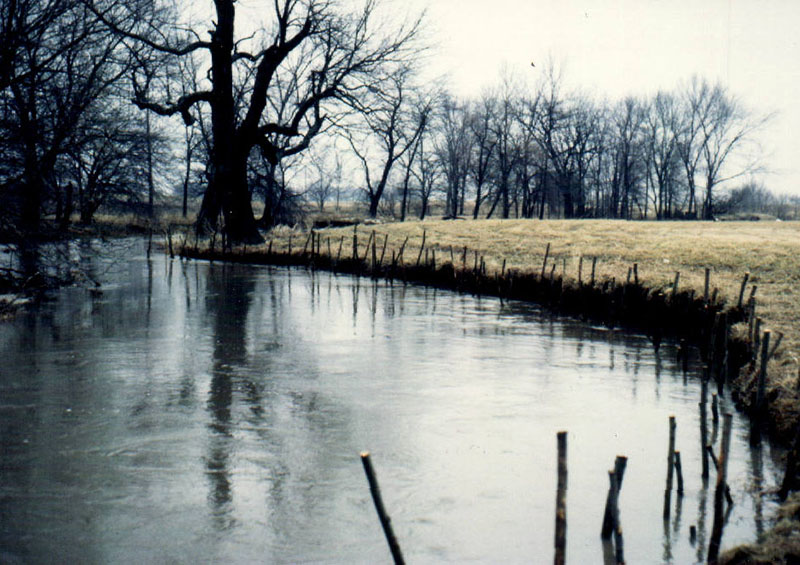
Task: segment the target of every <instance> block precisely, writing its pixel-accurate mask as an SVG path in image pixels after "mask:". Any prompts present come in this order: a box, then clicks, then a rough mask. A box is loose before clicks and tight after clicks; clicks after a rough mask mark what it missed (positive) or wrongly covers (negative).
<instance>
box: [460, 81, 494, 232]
mask: <svg viewBox="0 0 800 565" xmlns="http://www.w3.org/2000/svg"><path fill="white" fill-rule="evenodd" d="M494 110H495V98H494V96H493V95H491V94H490V93H484V94H483V95H482V96H481V98H480V99H479V100H478V101H477V102H476V103H475V104H474V105H473V107H472V111H471V112H470V116H469V133H470V142H471V145H472V156H471V158H470V159H469V161H468V166H467V170H468V171H467V172H468V174H469V176H470V178H471V179H472V183H473V185H474V186H475V205H474V207H473V209H472V217H473V219H477V218H478V215H479V214H480V207H481V204H482V203H483V200H484V199H485V198H486V195H485V194H484V192H483V188H484V186H485V185H486V183H487V182H488V179H489V174H490V166H491V163H492V160H493V158H494V150H495V147H496V145H497V140H496V139H495V138H494V136H493V135H492V131H491V128H490V126H491V123H492V119H493V115H494Z"/></svg>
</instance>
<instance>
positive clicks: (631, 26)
mask: <svg viewBox="0 0 800 565" xmlns="http://www.w3.org/2000/svg"><path fill="white" fill-rule="evenodd" d="M391 1H392V2H393V3H395V4H396V9H397V10H398V12H405V11H406V10H409V9H410V10H418V9H422V8H426V7H427V12H428V25H429V34H430V36H431V38H432V39H433V41H434V42H435V43H436V45H437V49H436V51H435V52H434V53H432V55H431V58H430V60H429V62H428V64H427V70H428V72H430V73H432V74H441V73H446V74H447V75H449V84H450V86H451V89H452V90H453V91H454V93H455V94H457V95H461V96H476V95H478V94H480V92H481V90H482V89H483V88H486V87H488V86H491V85H492V84H495V83H497V81H498V80H499V76H500V72H501V69H503V68H505V69H506V70H507V71H508V72H510V73H512V74H513V75H516V76H519V77H520V78H521V79H523V80H524V79H525V77H526V76H527V77H528V80H532V81H533V80H535V79H536V73H537V72H540V71H541V70H542V69H543V68H544V67H545V65H546V64H547V62H548V61H552V62H554V63H555V64H556V65H558V66H559V67H560V68H562V70H563V79H564V81H565V84H566V85H567V86H568V87H569V88H571V89H579V90H581V91H583V92H587V93H591V94H592V95H594V96H597V97H598V98H603V97H608V98H610V99H618V98H621V97H624V96H627V95H633V96H640V95H649V94H653V93H655V92H656V91H657V90H658V89H666V90H674V89H676V88H677V87H678V86H679V85H680V84H681V83H684V82H686V81H688V80H689V78H690V77H691V76H692V75H698V76H703V77H706V78H707V79H709V80H710V81H717V80H718V81H719V82H720V83H721V84H723V85H724V86H727V87H728V88H729V89H730V92H731V93H732V94H733V95H734V96H736V97H738V98H739V99H740V100H741V101H742V102H743V103H744V105H745V106H746V107H747V108H749V109H750V110H751V111H753V112H755V113H758V114H767V113H775V114H776V115H775V117H774V118H773V119H772V121H771V122H770V123H769V124H768V125H767V126H766V127H765V128H764V130H763V131H762V133H761V134H760V136H759V139H760V141H761V144H762V146H763V150H764V153H765V158H764V164H765V166H766V167H767V168H768V169H769V173H768V174H766V175H764V176H763V177H762V180H763V181H764V183H765V184H766V186H767V187H768V188H770V189H772V190H773V191H775V192H777V193H791V194H800V34H798V32H797V25H798V22H799V21H800V2H798V1H797V0H773V1H769V2H763V1H759V0H702V1H696V0H673V1H669V2H666V1H657V0H491V1H487V0H402V1H401V0H391ZM531 62H533V63H534V64H536V67H531Z"/></svg>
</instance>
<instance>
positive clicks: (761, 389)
mask: <svg viewBox="0 0 800 565" xmlns="http://www.w3.org/2000/svg"><path fill="white" fill-rule="evenodd" d="M771 334H772V332H770V331H769V330H764V339H763V340H762V343H761V370H760V371H759V372H758V391H757V394H756V411H757V413H758V416H759V417H760V416H761V415H762V414H763V412H764V398H765V390H766V388H767V361H769V336H770V335H771Z"/></svg>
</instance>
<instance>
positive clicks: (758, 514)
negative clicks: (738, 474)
mask: <svg viewBox="0 0 800 565" xmlns="http://www.w3.org/2000/svg"><path fill="white" fill-rule="evenodd" d="M750 467H751V470H752V474H753V484H752V486H751V488H750V492H751V495H752V496H753V510H754V512H755V515H754V517H753V519H754V521H755V525H756V541H757V542H761V541H762V540H763V538H764V499H763V498H762V491H763V488H764V447H763V444H762V442H760V441H759V442H756V443H754V444H751V445H750Z"/></svg>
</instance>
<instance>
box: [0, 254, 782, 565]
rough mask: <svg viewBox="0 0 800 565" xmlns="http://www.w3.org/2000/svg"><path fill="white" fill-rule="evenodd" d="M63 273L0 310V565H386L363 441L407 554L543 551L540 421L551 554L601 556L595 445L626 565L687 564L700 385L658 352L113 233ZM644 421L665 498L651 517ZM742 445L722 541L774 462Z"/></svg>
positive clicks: (703, 525) (706, 507)
mask: <svg viewBox="0 0 800 565" xmlns="http://www.w3.org/2000/svg"><path fill="white" fill-rule="evenodd" d="M84 263H85V264H86V266H87V268H89V269H91V270H92V271H93V273H92V274H91V276H92V278H94V279H98V280H103V281H104V286H103V287H102V292H101V293H96V292H95V293H90V292H88V291H87V290H86V289H82V288H66V289H63V290H61V291H59V292H58V293H57V295H56V296H55V297H54V299H53V300H51V301H49V302H46V303H44V304H43V305H41V307H40V308H38V309H37V310H36V311H35V312H30V313H24V314H23V315H22V316H20V317H18V318H17V319H15V320H13V321H11V322H7V323H3V324H0V359H2V366H0V433H1V434H2V435H1V436H0V448H1V449H2V461H1V462H0V463H1V464H2V467H1V472H2V475H1V480H0V562H11V563H15V562H19V563H146V562H147V563H212V562H214V563H217V562H225V563H254V562H264V563H309V562H325V563H386V562H390V560H391V557H390V554H389V550H388V547H387V544H386V543H385V540H384V538H383V533H382V530H381V527H380V524H379V521H378V518H377V515H376V514H375V511H374V507H373V504H372V500H371V498H370V493H369V489H368V485H367V482H366V479H365V476H364V473H363V469H362V466H361V461H360V458H359V453H360V452H361V451H363V450H369V451H370V452H371V453H372V462H373V465H374V467H375V469H376V472H377V475H378V480H379V482H380V485H381V489H382V492H383V498H384V502H385V505H386V508H387V511H388V512H389V514H390V515H391V518H392V523H393V525H394V529H395V533H396V534H397V537H398V539H399V542H400V545H401V547H402V549H403V552H404V555H405V557H406V560H407V561H408V562H409V563H464V562H486V563H500V562H502V563H549V562H552V555H553V537H554V509H555V491H556V432H557V431H559V430H567V431H568V433H569V436H568V462H569V484H568V489H569V490H568V494H567V503H568V507H567V520H568V526H567V538H568V545H567V560H568V562H571V563H603V547H602V544H601V542H600V537H599V530H600V526H601V522H602V513H603V507H604V504H605V498H606V493H607V490H608V475H607V470H608V469H609V468H611V467H612V466H613V461H614V457H615V456H616V455H618V454H623V455H626V456H627V457H628V458H629V459H628V467H627V471H626V474H625V480H624V485H623V489H622V493H621V496H620V518H621V525H622V529H623V533H624V540H625V552H626V558H627V560H628V562H630V563H692V562H696V561H699V560H702V558H703V557H704V555H705V544H707V540H708V537H709V535H710V529H711V523H712V519H713V490H714V489H713V477H714V476H715V474H714V473H713V471H712V483H711V484H710V485H708V486H704V485H703V482H702V480H701V478H700V468H701V467H700V439H699V410H698V401H699V398H700V385H699V382H698V380H697V378H696V376H695V374H696V362H693V363H692V370H691V371H690V373H689V375H688V376H686V375H684V374H683V373H682V372H681V371H680V370H679V369H678V367H677V366H676V364H675V348H674V347H673V346H672V345H671V344H669V343H667V344H665V345H663V346H662V348H661V352H660V356H656V355H655V354H654V352H653V349H652V347H651V345H650V344H649V342H648V341H647V340H646V339H645V338H644V337H641V336H636V335H627V334H625V333H623V332H614V331H608V330H607V329H603V328H594V327H590V326H587V325H585V324H582V323H578V322H575V321H572V320H567V319H560V318H558V317H554V316H552V315H550V314H548V313H546V312H542V311H540V310H539V309H537V308H536V307H534V306H530V305H525V304H520V303H508V302H501V301H500V300H498V299H494V298H476V297H472V296H464V295H459V294H455V293H451V292H445V291H441V290H435V289H430V288H421V287H417V286H404V285H402V284H398V283H395V284H394V285H392V284H390V283H388V282H384V281H381V282H373V281H371V280H368V279H358V278H354V277H350V276H343V275H336V274H331V273H321V272H316V273H312V272H307V271H306V270H301V269H285V268H270V267H259V266H243V265H225V264H219V263H217V264H209V263H204V262H186V261H181V260H178V259H174V260H170V259H168V258H165V257H164V256H161V255H153V256H152V257H151V258H150V259H147V258H146V257H145V253H144V251H143V248H142V246H141V243H140V242H136V241H121V242H116V243H113V244H111V243H106V244H104V245H103V252H102V253H101V254H100V255H99V256H98V257H95V258H94V259H92V260H90V261H88V260H87V261H84ZM670 415H675V416H676V418H677V423H678V425H677V445H676V448H677V449H679V450H680V451H681V456H682V462H683V470H684V475H685V495H684V496H683V497H682V498H679V497H677V496H676V495H675V494H674V493H673V496H672V501H673V509H672V515H671V518H670V520H669V521H668V522H664V521H663V520H662V505H663V497H664V482H665V478H666V466H667V451H668V450H667V445H668V432H669V428H668V417H669V416H670ZM709 417H710V416H709ZM709 428H711V424H710V423H709ZM720 434H721V432H720ZM720 434H717V435H720ZM748 439H749V435H748V429H747V423H746V422H745V421H743V420H742V419H741V418H739V416H738V415H735V418H734V432H733V440H732V451H731V453H732V455H731V461H730V467H729V483H730V486H731V491H732V494H733V497H734V501H735V504H734V506H733V509H732V512H731V514H730V516H729V519H728V523H727V526H726V530H725V534H724V537H723V547H730V546H731V545H734V544H737V543H742V542H746V541H754V540H755V539H756V537H757V535H759V533H760V532H762V531H763V530H764V529H765V528H766V527H768V526H769V523H768V522H767V518H768V517H769V516H771V515H772V513H773V511H774V508H775V505H774V501H773V500H772V498H771V496H770V495H768V494H767V495H762V494H761V491H763V490H766V489H769V488H771V487H774V486H775V484H776V483H777V482H778V481H779V480H780V473H779V470H778V467H777V466H776V464H775V462H774V461H773V460H776V459H777V457H778V455H777V453H776V452H775V450H774V449H772V448H771V447H770V446H769V445H768V444H766V443H763V444H761V445H760V446H758V447H755V448H754V447H751V446H750V443H749V441H748ZM718 443H719V442H718V441H717V445H718ZM693 525H694V526H696V527H697V530H698V535H697V540H696V541H695V542H694V543H692V541H691V540H690V535H689V530H690V527H691V526H693Z"/></svg>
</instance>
